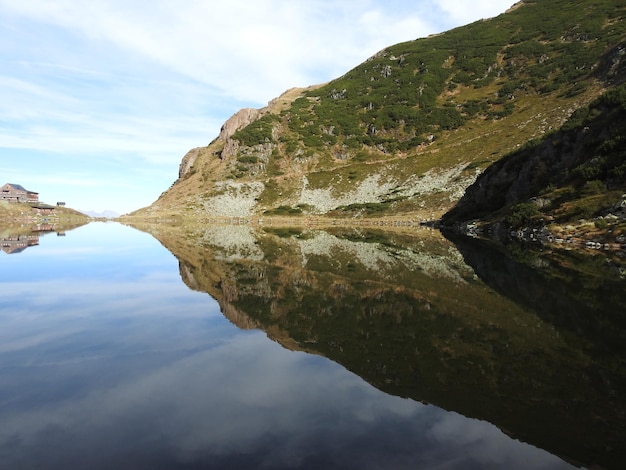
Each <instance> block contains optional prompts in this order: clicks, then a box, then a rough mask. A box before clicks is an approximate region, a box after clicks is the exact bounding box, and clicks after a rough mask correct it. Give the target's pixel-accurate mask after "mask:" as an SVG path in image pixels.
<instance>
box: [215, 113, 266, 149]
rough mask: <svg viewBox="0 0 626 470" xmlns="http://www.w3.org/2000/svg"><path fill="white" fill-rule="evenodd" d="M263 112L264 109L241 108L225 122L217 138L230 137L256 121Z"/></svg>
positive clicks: (224, 138) (225, 138)
mask: <svg viewBox="0 0 626 470" xmlns="http://www.w3.org/2000/svg"><path fill="white" fill-rule="evenodd" d="M262 113H263V109H254V108H243V109H240V110H239V111H237V112H236V113H235V114H233V115H232V116H231V117H230V118H229V119H228V120H227V121H226V122H225V123H224V125H223V126H222V128H221V130H220V134H219V136H218V137H217V138H218V139H220V140H223V141H226V140H227V139H230V138H231V137H232V136H233V134H234V133H235V132H237V131H238V130H239V129H243V128H244V127H246V126H247V125H249V124H252V123H253V122H254V121H256V120H257V119H258V118H259V117H260V116H261V114H262Z"/></svg>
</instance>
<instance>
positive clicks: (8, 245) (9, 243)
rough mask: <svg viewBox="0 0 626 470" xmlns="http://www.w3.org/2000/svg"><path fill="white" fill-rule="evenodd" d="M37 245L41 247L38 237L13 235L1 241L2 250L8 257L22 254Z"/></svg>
mask: <svg viewBox="0 0 626 470" xmlns="http://www.w3.org/2000/svg"><path fill="white" fill-rule="evenodd" d="M35 245H39V236H38V235H12V236H8V237H5V238H1V239H0V248H1V249H2V251H4V252H5V253H6V254H8V255H10V254H14V253H20V252H22V251H24V250H25V249H26V248H28V247H29V246H35Z"/></svg>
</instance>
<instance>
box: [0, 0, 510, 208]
mask: <svg viewBox="0 0 626 470" xmlns="http://www.w3.org/2000/svg"><path fill="white" fill-rule="evenodd" d="M508 6H509V2H508V1H506V2H502V1H501V0H498V1H493V0H489V1H486V0H478V1H474V2H471V3H468V2H465V1H461V0H436V1H433V0H421V1H409V0H387V1H385V2H383V1H382V0H351V1H345V2H337V1H334V0H333V1H331V0H312V1H307V2H294V1H289V0H260V1H256V2H250V1H244V0H229V1H221V2H208V1H205V0H187V1H185V2H184V3H181V2H179V1H177V0H157V1H146V0H137V1H133V2H128V1H122V0H91V1H89V2H79V1H77V0H29V1H22V2H16V1H13V0H0V64H2V72H1V73H0V158H2V159H3V160H5V159H9V158H12V157H13V155H14V154H16V153H17V154H18V155H21V156H26V155H27V154H28V153H29V152H30V153H31V154H35V155H37V156H38V158H39V159H35V158H33V157H32V156H31V157H30V158H24V159H22V160H21V161H18V160H11V162H12V164H13V174H15V175H16V176H19V175H22V176H21V178H25V177H27V176H32V173H33V168H37V169H38V170H39V171H40V172H41V173H45V174H46V175H48V176H52V177H54V178H62V177H63V175H64V174H68V173H70V172H71V171H72V170H73V169H74V168H75V167H77V166H78V167H80V168H81V169H84V170H85V171H87V167H90V168H93V174H92V175H91V177H89V176H88V177H87V179H95V178H99V177H101V176H102V174H103V171H102V165H103V163H109V162H116V163H117V164H120V165H121V164H122V163H123V164H124V165H125V168H126V169H127V170H126V173H128V174H137V173H143V172H148V173H150V172H155V171H166V169H167V172H169V174H170V175H171V176H170V177H169V178H163V177H161V178H157V179H153V180H152V182H151V183H148V182H147V181H145V182H143V183H140V182H139V181H136V185H137V187H136V191H135V192H134V193H130V192H129V193H127V194H126V197H124V196H122V195H120V196H119V200H118V201H117V202H116V203H119V201H121V200H125V201H126V202H125V207H124V208H123V209H122V208H120V207H117V208H116V207H110V208H111V209H116V210H118V211H120V212H122V211H127V210H130V209H132V208H138V207H140V206H139V205H138V204H146V203H150V202H152V201H153V200H154V199H151V200H146V199H145V198H146V197H150V198H153V197H156V196H158V194H160V193H161V192H162V191H163V190H164V189H166V188H167V186H169V184H170V183H171V181H173V180H174V179H175V178H176V176H177V172H178V164H179V162H180V159H181V158H182V156H183V155H184V154H185V153H186V152H187V151H188V150H189V149H190V148H192V147H197V146H201V145H206V144H207V143H208V142H210V141H211V140H212V139H213V138H214V137H215V136H216V135H217V133H218V132H219V128H220V126H221V124H222V123H223V122H224V121H225V120H226V119H227V118H228V117H229V116H230V115H232V114H234V113H235V112H236V111H237V110H238V109H240V108H242V107H245V106H254V107H260V106H263V105H265V104H266V103H267V102H268V101H269V100H271V99H272V98H274V97H276V96H278V95H279V94H281V93H282V92H283V91H285V90H286V89H288V88H291V87H294V86H308V85H312V84H316V83H322V82H325V81H328V80H331V79H333V78H336V77H339V76H340V75H343V74H344V73H346V72H347V71H348V70H350V69H351V68H352V67H354V66H356V65H358V64H359V63H361V62H362V61H364V60H365V59H367V58H368V57H370V56H371V55H372V54H374V53H376V52H378V51H379V50H381V49H382V48H384V47H386V46H389V45H392V44H395V43H398V42H401V41H407V40H411V39H415V38H419V37H424V36H426V35H428V34H431V33H435V32H441V31H443V30H445V29H449V28H450V27H453V26H458V25H460V24H463V23H467V22H470V21H473V20H476V19H479V18H481V17H484V16H493V15H494V14H497V13H499V12H502V11H504V10H505V9H506V8H507V7H508ZM35 162H36V164H35ZM33 165H35V166H33ZM119 177H120V178H123V177H124V175H120V176H119ZM22 181H23V180H22ZM164 181H167V183H166V185H165V186H163V187H156V185H157V184H163V182H164ZM139 184H150V185H151V186H150V187H149V188H148V187H145V186H143V187H140V186H139ZM37 189H40V190H42V191H43V190H45V191H49V190H51V189H53V188H35V190H37ZM137 193H141V194H144V196H143V198H142V199H141V202H140V201H137V200H134V198H135V197H136V196H137ZM85 198H87V199H89V198H92V199H96V198H97V199H99V201H98V206H99V207H101V210H104V209H107V208H108V207H102V204H106V201H107V200H110V198H109V196H108V195H107V194H105V193H104V192H103V193H100V194H96V192H93V193H90V194H89V195H85V196H84V197H83V199H85ZM99 210H100V209H99Z"/></svg>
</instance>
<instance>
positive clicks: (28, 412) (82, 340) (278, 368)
mask: <svg viewBox="0 0 626 470" xmlns="http://www.w3.org/2000/svg"><path fill="white" fill-rule="evenodd" d="M151 231H152V232H153V233H154V235H155V236H156V237H157V238H158V239H159V241H160V242H161V243H159V241H157V240H156V239H155V238H153V237H152V236H151V235H149V234H147V233H144V232H140V231H137V230H134V229H131V228H129V227H124V226H121V225H119V224H112V223H107V224H104V223H92V224H90V225H87V226H84V227H80V228H77V229H75V230H72V231H69V232H67V233H66V234H65V236H57V235H56V234H54V233H53V234H50V235H46V236H44V237H41V238H39V239H38V240H35V238H31V243H30V246H24V247H21V249H17V250H15V249H9V248H8V244H6V245H7V249H6V250H5V251H9V252H13V254H5V253H0V468H6V469H32V468H42V469H48V468H50V469H57V468H59V469H60V468H63V469H68V468H90V469H97V468H106V469H109V468H116V469H124V468H129V469H130V468H132V469H144V468H146V469H147V468H150V469H160V468H164V469H166V468H167V469H169V468H174V469H176V468H269V469H280V468H306V469H309V468H310V469H318V468H319V469H321V468H342V469H349V468H355V469H357V468H358V469H387V468H389V469H416V468H429V469H430V468H443V469H448V468H451V469H456V468H458V469H466V468H476V469H483V468H513V469H515V468H519V469H527V468H539V469H562V468H571V467H572V466H575V465H578V464H581V465H592V464H595V463H601V464H603V465H605V466H608V467H611V466H613V465H614V464H615V463H616V462H618V460H619V459H620V458H621V457H622V456H623V451H622V450H620V449H619V448H618V447H619V446H618V445H616V444H615V443H616V442H620V439H621V438H623V437H624V436H626V434H624V432H623V428H622V427H620V426H623V421H622V418H623V411H624V404H623V401H624V397H623V395H622V394H623V392H624V388H623V385H624V382H623V375H620V373H623V371H624V369H623V361H622V359H620V357H621V356H620V354H621V353H620V352H618V353H615V352H614V350H613V349H610V348H609V347H605V348H600V349H598V348H596V346H595V344H596V342H598V341H599V340H598V337H602V335H603V334H604V330H602V329H600V330H595V331H594V332H593V333H590V334H589V335H586V334H584V332H576V331H574V330H575V328H573V327H570V326H571V325H564V326H563V325H562V324H559V322H556V321H552V319H551V318H549V317H547V316H546V314H545V313H544V314H543V315H542V314H541V312H539V313H537V312H535V311H534V310H533V306H532V305H530V306H528V305H521V306H520V305H519V303H518V302H514V301H512V300H510V299H508V298H507V297H506V296H505V295H503V293H501V292H499V289H498V288H496V287H494V286H493V285H489V284H485V283H484V282H482V281H481V280H480V278H479V277H478V276H477V272H478V270H479V269H477V270H475V269H474V268H472V267H470V266H468V265H466V264H465V262H464V260H463V256H462V255H461V253H460V252H459V251H457V249H456V248H455V247H454V245H452V244H451V243H450V242H448V241H447V240H444V239H443V238H441V237H439V238H438V237H437V236H436V235H434V234H431V235H429V237H431V238H428V237H427V238H425V239H421V238H419V237H418V238H415V237H411V238H410V239H409V241H407V240H404V239H402V240H395V239H385V238H379V236H378V235H376V236H373V235H368V234H365V235H364V234H359V233H356V234H355V233H353V232H345V233H326V232H317V231H316V232H310V233H308V232H307V233H302V232H299V231H295V232H289V231H280V230H277V231H272V230H265V231H262V232H261V233H260V234H255V232H253V231H252V230H251V229H249V228H247V227H221V228H211V229H206V230H196V231H195V232H194V231H182V230H180V231H171V232H168V231H167V230H166V229H164V228H152V229H151ZM190 232H193V233H190ZM163 245H165V246H166V247H167V248H168V249H169V250H171V251H172V252H173V253H174V254H175V255H176V256H177V257H175V256H174V255H173V254H172V253H171V252H170V251H168V249H166V248H165V247H164V246H163ZM478 249H479V248H475V249H472V252H475V251H476V250H478ZM485 256H487V255H485ZM496 258H497V255H496ZM481 259H485V257H481ZM614 282H617V285H618V286H620V285H621V286H622V287H623V286H624V284H623V283H622V284H620V282H622V281H621V280H620V278H619V277H617V278H616V280H615V281H614ZM207 293H209V294H210V295H208V294H207ZM615 302H617V304H615V303H614V304H611V305H613V306H612V307H611V308H619V305H621V304H619V302H620V300H619V299H617V300H616V301H615ZM614 305H617V306H618V307H614ZM623 313H624V312H623V311H622V312H621V314H623ZM607 317H608V319H606V322H612V323H611V325H612V326H611V328H608V330H609V331H611V332H612V336H611V340H612V341H618V342H619V340H620V338H621V336H620V333H619V332H617V333H616V332H615V330H616V328H615V325H616V324H617V325H619V324H620V323H619V322H620V320H619V315H617V317H618V318H617V319H616V318H615V316H611V315H608V316H607ZM577 325H578V324H577ZM583 326H584V324H583ZM618 329H619V328H618ZM603 397H605V398H606V399H604V400H602V398H603ZM601 401H602V402H603V403H599V402H601ZM596 405H597V406H596ZM605 408H609V409H605ZM447 410H449V411H447ZM490 423H495V424H490ZM496 424H497V426H496ZM501 429H503V430H505V431H506V434H505V433H504V432H503V431H502V430H501ZM603 433H604V435H603ZM555 454H556V455H559V456H558V457H557V456H556V455H555ZM573 464H574V465H573ZM615 468H617V467H615Z"/></svg>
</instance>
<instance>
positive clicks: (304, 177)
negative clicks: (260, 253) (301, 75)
mask: <svg viewBox="0 0 626 470" xmlns="http://www.w3.org/2000/svg"><path fill="white" fill-rule="evenodd" d="M625 12H626V2H624V1H615V0H613V1H609V0H579V1H571V0H535V1H530V0H524V1H522V2H519V3H517V4H515V5H514V6H513V7H512V8H511V9H509V11H507V12H506V13H504V14H502V15H499V16H497V17H495V18H492V19H489V20H483V21H478V22H475V23H472V24H470V25H467V26H464V27H460V28H456V29H453V30H451V31H448V32H445V33H443V34H439V35H435V36H431V37H428V38H422V39H418V40H415V41H409V42H406V43H401V44H397V45H394V46H391V47H389V48H387V49H384V50H382V51H380V52H379V53H377V54H376V55H374V56H373V57H371V58H370V59H368V60H367V61H365V62H364V63H362V64H360V65H359V66H357V67H355V68H354V69H353V70H351V71H349V72H348V73H346V74H345V75H344V76H342V77H339V78H338V79H336V80H333V81H331V82H329V83H327V84H323V85H316V86H311V87H309V88H306V89H292V90H289V91H287V92H285V93H284V94H283V95H281V96H280V97H279V98H277V99H275V100H273V101H271V102H270V103H269V104H268V106H266V107H265V108H262V109H244V110H241V111H239V112H238V113H236V114H235V115H234V116H233V117H232V118H230V119H229V120H228V121H227V122H226V123H225V124H224V126H223V127H222V130H221V132H220V135H219V136H218V137H216V139H215V140H214V141H213V142H211V143H210V144H209V145H208V146H205V147H198V148H195V149H192V150H190V151H189V152H188V153H187V155H185V156H184V158H183V160H182V162H181V165H180V171H179V175H178V179H177V180H176V181H175V182H174V184H173V185H172V186H171V187H170V188H169V189H168V190H166V191H165V192H164V193H163V194H162V195H161V196H160V197H159V199H158V200H157V201H155V202H154V203H153V204H152V205H151V206H149V207H147V208H144V209H141V210H139V211H137V212H135V213H133V214H131V216H134V217H144V218H173V217H175V218H179V219H190V220H204V219H209V218H211V217H219V216H224V217H247V216H261V215H264V216H271V215H289V216H297V215H302V214H306V215H333V216H379V215H387V214H394V215H402V216H406V217H411V218H417V219H420V220H424V219H437V218H440V217H441V216H442V215H443V214H445V213H446V212H448V211H449V210H450V209H452V208H453V207H454V206H455V204H456V203H457V202H458V201H459V200H460V199H461V197H462V196H463V195H464V192H465V189H466V188H468V187H469V186H470V185H472V183H474V182H475V181H476V178H477V177H478V176H479V175H480V174H481V173H482V172H483V171H484V170H485V169H486V168H487V167H489V166H490V165H491V164H493V163H494V162H497V161H499V160H500V159H501V158H503V157H505V156H506V155H509V154H511V153H513V152H516V151H518V150H519V149H520V147H525V146H527V145H528V142H531V141H532V142H536V141H537V140H540V139H542V138H544V137H546V136H547V135H550V134H552V133H553V132H555V131H556V130H558V129H560V128H561V126H562V125H563V124H564V123H566V122H567V120H568V119H569V118H570V116H572V114H573V113H574V112H575V111H576V110H578V109H581V108H582V109H585V107H587V106H588V105H589V104H590V103H591V102H593V100H595V99H596V98H597V97H598V96H600V95H601V94H602V93H604V92H606V91H607V90H609V89H612V88H614V87H615V86H617V85H619V84H620V83H621V82H622V81H623V80H624V55H625V51H626V21H624V15H625ZM599 190H602V188H599Z"/></svg>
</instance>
